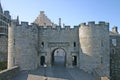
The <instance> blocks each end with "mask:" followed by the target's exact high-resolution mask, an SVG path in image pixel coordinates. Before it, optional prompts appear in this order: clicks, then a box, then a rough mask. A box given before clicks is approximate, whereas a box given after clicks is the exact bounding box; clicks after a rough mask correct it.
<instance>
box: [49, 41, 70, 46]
mask: <svg viewBox="0 0 120 80" xmlns="http://www.w3.org/2000/svg"><path fill="white" fill-rule="evenodd" d="M67 46H69V42H49V43H48V47H67Z"/></svg>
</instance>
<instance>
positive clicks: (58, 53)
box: [51, 48, 66, 67]
mask: <svg viewBox="0 0 120 80" xmlns="http://www.w3.org/2000/svg"><path fill="white" fill-rule="evenodd" d="M51 64H52V66H57V67H58V66H59V67H63V66H65V65H66V52H65V50H64V49H62V48H56V49H54V50H53V51H52V54H51Z"/></svg>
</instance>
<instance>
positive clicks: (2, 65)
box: [0, 61, 7, 71]
mask: <svg viewBox="0 0 120 80" xmlns="http://www.w3.org/2000/svg"><path fill="white" fill-rule="evenodd" d="M4 69H7V62H6V61H4V62H0V71H1V70H4Z"/></svg>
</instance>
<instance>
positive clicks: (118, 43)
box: [110, 34, 120, 80]
mask: <svg viewBox="0 0 120 80" xmlns="http://www.w3.org/2000/svg"><path fill="white" fill-rule="evenodd" d="M110 77H111V80H119V79H120V34H113V35H110Z"/></svg>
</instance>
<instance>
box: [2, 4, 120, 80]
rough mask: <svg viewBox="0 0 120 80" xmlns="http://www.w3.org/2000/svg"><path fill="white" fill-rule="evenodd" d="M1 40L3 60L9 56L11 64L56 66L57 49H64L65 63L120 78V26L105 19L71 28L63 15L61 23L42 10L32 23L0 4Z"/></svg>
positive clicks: (114, 78)
mask: <svg viewBox="0 0 120 80" xmlns="http://www.w3.org/2000/svg"><path fill="white" fill-rule="evenodd" d="M7 40H8V41H7ZM0 42H1V44H0V53H1V54H0V61H4V60H8V68H12V67H13V66H19V67H20V69H21V70H32V69H37V68H40V67H42V66H44V64H46V65H47V67H52V66H54V63H55V55H56V53H58V52H60V53H61V54H60V55H62V56H64V66H65V67H68V68H73V67H77V68H79V69H82V70H84V71H86V72H88V73H92V74H98V75H99V76H107V77H110V78H111V80H119V78H120V77H119V75H120V73H119V72H120V71H119V70H120V67H119V64H120V54H119V52H120V51H119V50H120V34H119V33H118V31H117V27H113V28H112V31H109V23H106V22H103V21H100V22H99V23H98V24H96V23H95V22H94V21H92V22H88V23H81V24H79V25H77V26H74V27H73V28H71V27H70V26H66V25H63V26H61V19H60V18H59V24H58V25H57V24H54V23H53V22H52V21H51V20H50V19H48V18H47V16H46V15H45V14H44V11H41V12H40V15H39V16H38V17H37V18H36V19H35V21H34V22H33V23H31V24H30V25H29V24H28V22H21V23H19V18H18V17H17V19H14V20H13V19H11V16H10V14H9V11H4V12H3V9H2V7H1V4H0ZM7 48H8V51H7ZM7 52H8V59H7Z"/></svg>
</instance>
